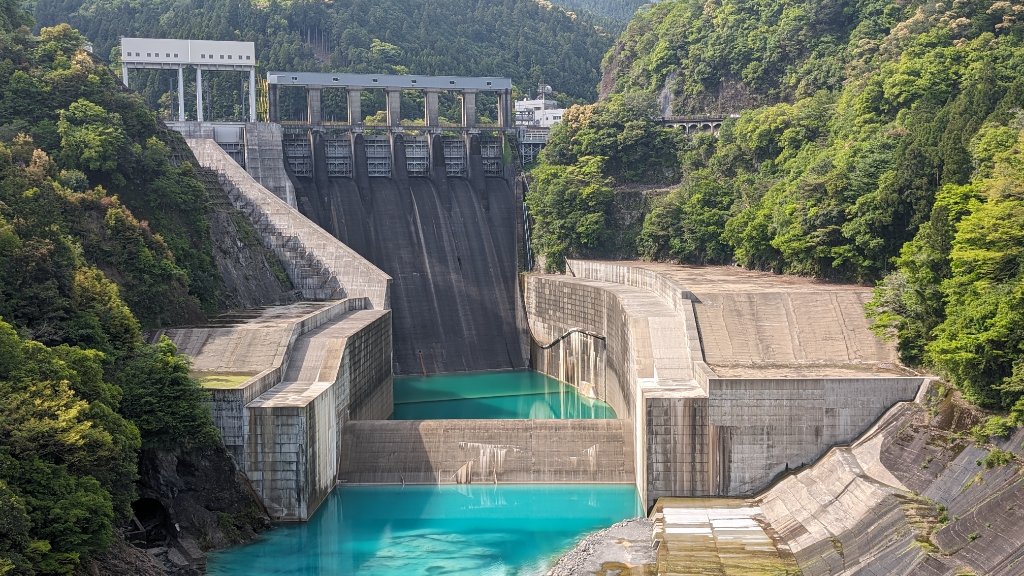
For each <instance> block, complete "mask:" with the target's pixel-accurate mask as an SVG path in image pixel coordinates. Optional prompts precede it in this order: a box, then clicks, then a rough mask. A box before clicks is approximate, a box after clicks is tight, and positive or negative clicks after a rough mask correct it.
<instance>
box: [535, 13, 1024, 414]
mask: <svg viewBox="0 0 1024 576" xmlns="http://www.w3.org/2000/svg"><path fill="white" fill-rule="evenodd" d="M687 15H691V16H693V17H692V18H688V17H686V16H687ZM711 23H715V24H716V25H715V26H710V24H711ZM627 53H628V54H627ZM606 63H607V64H608V65H609V67H610V68H609V69H607V70H605V76H606V78H614V79H615V84H614V90H613V91H612V93H611V95H610V96H609V97H608V98H606V99H605V100H603V101H602V102H600V103H599V104H596V105H591V106H579V107H576V108H573V109H571V110H570V111H567V112H566V114H565V119H566V121H565V122H563V124H561V125H560V126H559V127H558V128H556V130H555V131H554V133H553V136H552V141H551V144H550V145H549V147H548V148H547V149H545V151H544V153H543V155H542V158H543V160H542V163H541V165H540V166H538V167H537V168H536V169H535V172H534V174H535V178H534V182H533V185H532V187H531V188H532V189H531V194H530V196H529V198H528V203H529V205H530V208H531V212H532V214H533V216H534V218H535V223H536V227H535V231H534V242H535V248H536V249H537V251H538V252H540V253H542V254H544V255H546V256H547V257H548V265H549V266H551V267H555V268H557V267H558V266H559V265H560V263H561V261H562V259H563V258H564V257H566V256H576V255H601V254H604V253H605V252H604V250H605V249H606V248H607V247H609V246H612V245H617V244H616V243H615V242H614V240H615V238H613V236H614V235H615V231H613V230H609V228H610V221H611V220H610V217H609V212H610V210H611V207H612V205H613V204H614V201H615V196H614V194H613V193H612V192H611V191H612V190H613V189H614V188H616V187H617V186H622V185H625V184H634V185H635V184H647V185H659V186H662V187H664V186H666V185H667V186H670V187H671V191H670V192H668V193H667V194H664V195H660V196H656V197H653V198H651V200H650V207H649V209H648V211H647V213H646V216H645V219H644V222H643V230H642V233H641V234H640V235H639V237H638V238H637V239H636V242H635V245H634V246H633V247H632V250H633V252H632V255H635V256H641V257H645V258H653V259H659V260H672V261H681V262H698V263H730V262H735V263H737V264H740V265H743V266H747V267H750V268H756V269H764V270H773V271H776V272H785V273H793V274H803V275H810V276H815V277H818V278H823V279H828V280H838V281H855V282H864V283H874V282H880V284H879V287H878V288H877V290H876V296H875V299H874V301H873V303H872V306H871V310H870V313H871V315H872V316H873V318H874V319H875V322H876V328H877V329H878V330H879V331H880V332H882V333H884V334H887V335H890V336H898V337H899V348H900V352H901V355H902V357H903V359H904V360H905V361H907V362H909V363H911V364H921V363H923V364H926V365H928V366H930V367H932V368H933V369H936V370H938V371H939V372H940V373H941V374H943V375H944V376H946V377H947V378H948V379H949V380H950V381H951V382H953V383H954V384H956V385H957V386H958V387H960V389H961V390H963V391H964V392H965V393H966V394H967V395H968V396H969V397H970V398H971V399H972V400H974V401H976V402H978V403H980V404H982V405H984V406H989V407H997V406H1003V407H1010V406H1012V405H1013V404H1014V403H1018V407H1019V409H1020V410H1024V405H1021V404H1019V402H1021V398H1022V396H1024V268H1022V264H1024V248H1022V247H1024V205H1022V204H1021V201H1022V199H1024V112H1022V111H1021V109H1022V107H1024V73H1022V72H1024V6H1021V5H1020V4H1011V3H1008V2H993V1H979V0H974V1H960V2H956V3H953V4H952V5H950V4H948V3H935V2H911V3H904V4H900V5H896V4H889V3H872V2H845V1H838V2H827V3H822V2H818V1H817V0H814V1H810V0H807V1H796V2H786V3H781V2H766V3H749V2H746V1H744V0H724V1H721V2H697V1H696V0H675V1H668V2H661V3H659V4H657V5H655V6H654V7H649V8H645V9H643V10H642V11H641V13H640V14H638V16H637V17H636V18H635V19H634V20H633V22H632V23H631V24H630V25H629V27H628V29H627V31H626V32H625V33H624V35H623V38H622V39H620V40H619V42H618V44H617V45H616V47H615V48H614V49H613V51H612V52H610V53H609V57H608V58H607V59H606ZM672 75H674V79H673V80H672V81H671V82H670V88H671V92H672V93H673V98H674V99H673V102H674V104H673V106H675V111H676V112H714V111H715V108H714V106H715V105H716V103H717V102H718V99H717V95H718V94H719V93H721V88H722V85H723V83H725V82H738V83H739V84H742V90H741V91H742V92H743V93H744V94H745V95H746V97H748V98H747V102H748V104H749V106H750V107H748V108H745V109H743V110H742V111H741V110H740V109H735V111H736V112H742V113H741V114H740V115H739V117H738V118H736V119H732V120H729V121H727V122H726V123H725V125H724V126H723V128H722V130H721V133H720V134H719V135H718V137H717V138H716V137H713V136H711V135H707V134H703V135H698V136H686V135H684V134H682V133H681V132H680V131H678V130H675V129H671V128H665V127H662V126H660V125H658V123H657V118H658V117H659V115H660V113H661V108H660V103H661V102H662V101H663V100H662V98H663V97H664V94H663V86H664V83H665V80H666V79H669V78H670V77H671V76H672ZM739 84H736V85H739ZM734 87H735V86H734ZM701 106H708V107H706V108H701ZM619 255H620V256H622V254H619ZM626 255H629V254H626Z"/></svg>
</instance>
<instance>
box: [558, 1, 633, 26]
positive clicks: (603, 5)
mask: <svg viewBox="0 0 1024 576" xmlns="http://www.w3.org/2000/svg"><path fill="white" fill-rule="evenodd" d="M648 1H649V0H556V1H555V2H554V4H557V5H559V6H562V7H563V8H566V9H568V10H572V11H574V12H582V13H586V14H593V15H595V16H600V17H602V18H607V19H608V20H610V21H611V22H613V23H625V22H628V21H629V19H630V17H632V16H633V13H634V12H636V9H637V8H639V7H641V6H643V5H644V4H646V3H647V2H648Z"/></svg>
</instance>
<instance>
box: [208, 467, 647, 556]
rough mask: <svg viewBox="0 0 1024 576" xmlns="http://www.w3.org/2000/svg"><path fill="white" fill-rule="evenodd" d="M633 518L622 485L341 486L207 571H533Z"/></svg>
mask: <svg viewBox="0 0 1024 576" xmlns="http://www.w3.org/2000/svg"><path fill="white" fill-rule="evenodd" d="M639 514H641V509H640V503H639V500H638V498H637V494H636V490H635V489H634V488H633V486H631V485H622V484H557V485H555V484H531V485H524V484H506V485H501V484H499V485H480V484H472V485H446V486H406V487H401V486H345V487H340V488H338V489H336V490H335V491H334V492H333V493H332V494H331V496H330V497H329V498H328V500H327V501H326V502H325V503H324V505H323V507H322V508H321V509H320V510H319V511H318V512H317V514H316V516H315V517H314V518H313V520H311V521H309V522H307V523H305V524H294V525H286V526H282V527H279V528H276V529H274V530H272V531H271V532H270V533H269V534H268V535H266V536H265V537H263V538H261V539H260V540H259V541H257V542H255V543H253V544H250V545H247V546H242V547H238V548H234V549H231V550H227V551H223V552H218V553H215V554H212V555H211V556H210V563H209V567H208V572H207V573H208V574H211V575H213V576H243V575H244V576H252V575H263V574H266V575H281V576H285V575H287V576H314V575H319V576H362V575H367V576H369V575H373V576H442V575H444V576H453V575H460V576H461V575H465V576H535V575H541V574H544V573H545V572H546V571H547V570H548V569H549V568H550V566H551V565H552V563H553V561H554V559H555V558H556V557H557V556H558V555H559V554H560V553H562V552H564V551H565V550H567V549H569V548H570V547H572V546H573V545H574V544H575V543H576V541H578V540H579V538H580V537H581V536H582V535H584V534H586V533H587V532H591V531H593V530H596V529H599V528H602V527H605V526H608V525H609V524H613V523H615V522H618V521H619V520H622V519H624V518H631V517H634V516H637V515H639Z"/></svg>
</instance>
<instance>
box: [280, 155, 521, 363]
mask: <svg viewBox="0 0 1024 576" xmlns="http://www.w3.org/2000/svg"><path fill="white" fill-rule="evenodd" d="M361 141H362V137H361V136H360V137H358V138H357V143H356V149H355V154H356V156H355V157H356V162H355V167H354V169H355V174H354V177H353V178H329V177H327V176H326V174H327V169H326V165H325V164H324V158H325V156H324V154H325V153H324V143H323V141H322V140H321V139H319V138H315V139H314V147H313V149H314V158H315V161H316V162H317V165H316V168H315V170H314V174H315V176H314V177H309V178H307V177H295V176H292V180H293V182H294V183H295V189H296V194H297V197H298V206H299V208H300V209H301V210H302V212H303V213H304V214H306V215H307V216H309V217H310V218H311V219H312V220H314V221H315V222H316V223H318V224H319V225H320V226H322V227H323V228H324V229H325V230H327V231H329V232H330V233H331V234H333V235H334V236H335V237H337V238H338V239H340V240H341V241H342V242H344V243H345V244H346V245H348V246H349V247H351V248H352V249H353V250H355V251H356V252H358V253H359V254H361V255H362V256H364V257H365V258H366V259H367V260H369V261H370V262H372V263H374V264H375V265H376V266H378V267H379V268H381V269H382V270H383V271H384V272H386V273H387V274H389V275H390V276H391V277H392V278H393V284H392V288H391V308H392V311H393V313H394V327H395V351H394V354H395V366H396V373H399V374H419V373H423V372H426V373H430V374H434V373H446V372H463V371H472V370H494V369H508V368H523V367H525V366H526V355H525V353H524V349H523V348H524V346H523V340H522V330H521V325H522V322H521V321H520V320H519V315H518V314H517V304H516V302H517V295H516V291H517V263H516V258H517V254H518V244H517V233H518V229H519V227H520V225H521V221H522V218H521V210H522V207H521V201H522V200H521V199H517V197H516V193H515V191H514V190H513V187H512V186H511V185H510V182H509V181H507V180H506V179H504V178H497V177H488V178H483V177H482V176H480V177H477V178H447V177H445V176H444V173H445V172H444V170H445V168H444V164H443V154H438V155H437V156H435V159H436V158H437V157H438V156H439V157H440V158H441V160H442V163H441V164H440V165H439V166H438V165H435V166H434V168H433V173H434V176H432V177H430V178H409V177H407V176H405V174H404V159H402V158H400V157H398V155H396V158H395V162H394V163H393V167H394V175H393V176H392V177H391V178H369V177H367V176H366V168H365V161H363V162H360V161H359V159H360V157H361V154H360V148H361ZM437 146H439V141H438V142H436V143H435V148H436V147H437ZM400 148H401V147H400V146H398V145H396V146H395V149H396V150H399V149H400ZM472 154H473V151H472V148H471V150H470V167H471V169H472V167H473V165H474V157H473V155H472ZM475 164H479V150H477V157H476V162H475Z"/></svg>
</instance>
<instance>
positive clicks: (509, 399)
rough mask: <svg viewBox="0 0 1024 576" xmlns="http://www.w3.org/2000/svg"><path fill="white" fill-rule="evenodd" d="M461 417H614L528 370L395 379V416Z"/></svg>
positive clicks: (607, 409)
mask: <svg viewBox="0 0 1024 576" xmlns="http://www.w3.org/2000/svg"><path fill="white" fill-rule="evenodd" d="M466 418H495V419H509V418H525V419H532V420H542V419H569V418H583V419H590V418H615V411H614V410H612V408H611V407H610V406H608V405H607V404H605V403H604V402H602V401H600V400H594V399H592V398H586V397H584V396H581V395H580V394H579V392H577V391H576V389H575V388H573V387H572V386H568V385H566V384H563V383H561V382H559V381H558V380H555V379H554V378H549V377H547V376H545V375H543V374H541V373H539V372H531V371H527V370H519V371H509V372H477V373H472V374H444V375H438V376H426V377H423V376H402V377H398V378H395V415H394V419H395V420H442V419H455V420H461V419H466Z"/></svg>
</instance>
